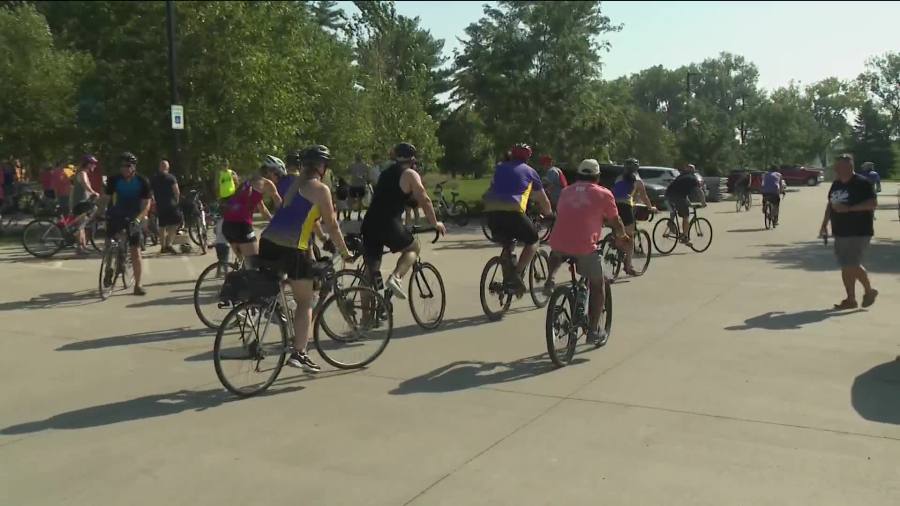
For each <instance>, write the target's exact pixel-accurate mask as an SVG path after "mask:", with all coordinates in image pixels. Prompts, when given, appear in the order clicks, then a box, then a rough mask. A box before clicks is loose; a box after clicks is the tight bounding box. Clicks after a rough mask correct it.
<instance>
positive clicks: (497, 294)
mask: <svg viewBox="0 0 900 506" xmlns="http://www.w3.org/2000/svg"><path fill="white" fill-rule="evenodd" d="M479 295H480V297H481V309H483V310H484V314H485V315H486V316H487V317H488V320H491V321H496V320H499V319H500V318H502V317H503V313H505V312H506V311H507V310H508V309H509V305H510V304H511V303H512V294H511V293H509V291H508V290H507V289H506V286H505V285H504V283H503V260H501V259H500V257H494V258H491V259H490V260H488V262H487V264H486V265H485V266H484V270H483V271H481V283H480V293H479Z"/></svg>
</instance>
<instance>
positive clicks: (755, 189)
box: [725, 169, 765, 193]
mask: <svg viewBox="0 0 900 506" xmlns="http://www.w3.org/2000/svg"><path fill="white" fill-rule="evenodd" d="M746 172H747V171H746V170H744V169H737V170H733V171H731V173H730V174H728V180H727V181H726V182H725V185H726V187H727V189H728V193H734V183H735V181H737V180H738V177H740V176H742V175H743V174H745V173H746ZM763 174H765V172H762V171H759V170H752V171H750V191H751V192H752V193H759V189H760V188H762V177H763Z"/></svg>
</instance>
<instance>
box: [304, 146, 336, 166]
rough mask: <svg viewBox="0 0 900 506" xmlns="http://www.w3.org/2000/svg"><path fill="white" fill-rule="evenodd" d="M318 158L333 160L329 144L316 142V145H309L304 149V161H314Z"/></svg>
mask: <svg viewBox="0 0 900 506" xmlns="http://www.w3.org/2000/svg"><path fill="white" fill-rule="evenodd" d="M317 160H324V161H326V162H327V161H329V160H331V150H330V149H328V146H323V145H322V144H316V145H315V146H311V147H308V148H306V150H304V151H303V161H304V162H312V161H317Z"/></svg>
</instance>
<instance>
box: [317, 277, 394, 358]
mask: <svg viewBox="0 0 900 506" xmlns="http://www.w3.org/2000/svg"><path fill="white" fill-rule="evenodd" d="M326 327H327V329H328V330H327V331H326V330H325V328H326ZM393 328H394V318H393V316H392V315H391V312H390V311H389V310H388V309H387V306H386V304H385V302H384V298H383V297H382V296H381V295H380V294H378V293H377V292H375V290H372V289H371V288H367V287H364V286H356V287H353V288H344V289H342V290H338V291H337V292H335V293H333V294H332V295H331V296H330V297H329V298H328V300H327V301H325V303H324V304H322V307H321V309H320V310H319V312H318V313H317V314H316V321H315V325H314V327H313V342H314V343H315V345H316V350H318V352H319V355H321V356H322V359H324V360H325V361H326V362H328V363H329V364H331V365H332V366H334V367H337V368H338V369H358V368H360V367H365V366H367V365H368V364H371V363H372V361H374V360H375V359H376V358H378V356H379V355H381V353H382V352H383V351H384V349H385V348H386V347H387V345H388V342H389V341H390V340H391V333H392V332H393Z"/></svg>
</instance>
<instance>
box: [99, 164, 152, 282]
mask: <svg viewBox="0 0 900 506" xmlns="http://www.w3.org/2000/svg"><path fill="white" fill-rule="evenodd" d="M119 162H120V170H121V172H120V173H119V174H118V175H116V176H113V177H110V178H109V179H108V180H107V181H106V194H107V195H110V196H111V197H112V205H110V207H109V209H107V212H106V214H107V227H106V232H107V238H113V237H115V236H116V234H118V233H119V232H120V231H122V230H126V231H127V234H128V250H129V254H130V255H131V262H132V265H133V266H134V294H135V295H147V291H146V290H144V287H143V286H142V285H141V274H142V271H143V265H142V264H141V244H142V243H143V227H142V226H141V223H142V222H143V221H144V220H145V219H147V214H148V213H149V212H150V182H149V181H147V178H145V177H144V176H141V175H139V174H137V157H136V156H134V155H133V154H131V153H129V152H125V153H122V155H121V156H119ZM113 274H114V273H113V271H112V270H108V271H107V273H106V279H104V280H103V283H104V284H105V285H107V286H108V285H110V284H112V282H113Z"/></svg>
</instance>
